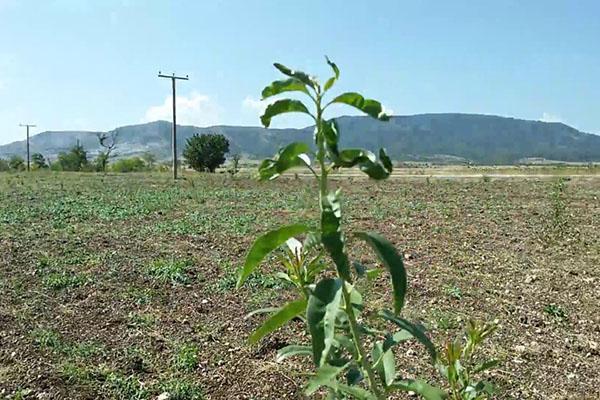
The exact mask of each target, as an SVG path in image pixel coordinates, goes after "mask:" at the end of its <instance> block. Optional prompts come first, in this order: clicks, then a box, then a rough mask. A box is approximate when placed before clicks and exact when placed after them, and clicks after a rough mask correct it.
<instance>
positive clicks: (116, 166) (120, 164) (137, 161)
mask: <svg viewBox="0 0 600 400" xmlns="http://www.w3.org/2000/svg"><path fill="white" fill-rule="evenodd" d="M111 170H112V171H113V172H142V171H146V170H147V168H146V163H145V162H144V160H142V159H141V158H139V157H131V158H122V159H120V160H117V161H115V162H113V163H112V165H111Z"/></svg>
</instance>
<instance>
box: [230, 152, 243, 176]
mask: <svg viewBox="0 0 600 400" xmlns="http://www.w3.org/2000/svg"><path fill="white" fill-rule="evenodd" d="M241 159H242V156H241V155H240V154H239V153H234V154H233V155H232V156H231V169H230V173H231V175H235V174H237V173H238V170H239V165H240V160H241Z"/></svg>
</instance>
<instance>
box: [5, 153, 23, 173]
mask: <svg viewBox="0 0 600 400" xmlns="http://www.w3.org/2000/svg"><path fill="white" fill-rule="evenodd" d="M8 167H9V168H10V169H11V170H12V171H25V160H24V159H23V157H21V156H12V157H11V158H10V160H8Z"/></svg>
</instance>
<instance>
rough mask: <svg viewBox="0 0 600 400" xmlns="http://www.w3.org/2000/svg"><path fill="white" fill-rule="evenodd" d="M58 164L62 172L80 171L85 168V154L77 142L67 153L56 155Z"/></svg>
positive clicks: (86, 161) (86, 162)
mask: <svg viewBox="0 0 600 400" xmlns="http://www.w3.org/2000/svg"><path fill="white" fill-rule="evenodd" d="M58 164H59V165H60V168H59V169H60V170H62V171H81V170H82V169H84V167H86V166H87V164H88V160H87V152H86V151H85V149H84V148H83V146H82V145H80V144H79V142H78V143H77V144H76V145H75V146H73V147H72V148H71V149H70V150H69V151H68V152H66V153H64V152H62V153H59V154H58Z"/></svg>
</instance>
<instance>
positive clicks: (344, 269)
mask: <svg viewBox="0 0 600 400" xmlns="http://www.w3.org/2000/svg"><path fill="white" fill-rule="evenodd" d="M341 218H342V212H341V208H340V199H339V191H337V192H333V193H329V194H328V195H327V196H326V197H324V198H323V199H322V204H321V242H322V243H323V246H324V247H325V249H326V250H327V252H328V253H329V255H330V256H331V258H332V259H333V262H334V263H335V266H336V268H337V271H338V274H339V275H340V276H341V277H342V278H343V279H344V280H345V281H347V282H351V281H352V276H351V275H350V261H349V260H348V255H347V254H346V252H345V249H344V242H345V240H344V235H343V234H342V227H341V224H340V222H341Z"/></svg>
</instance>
